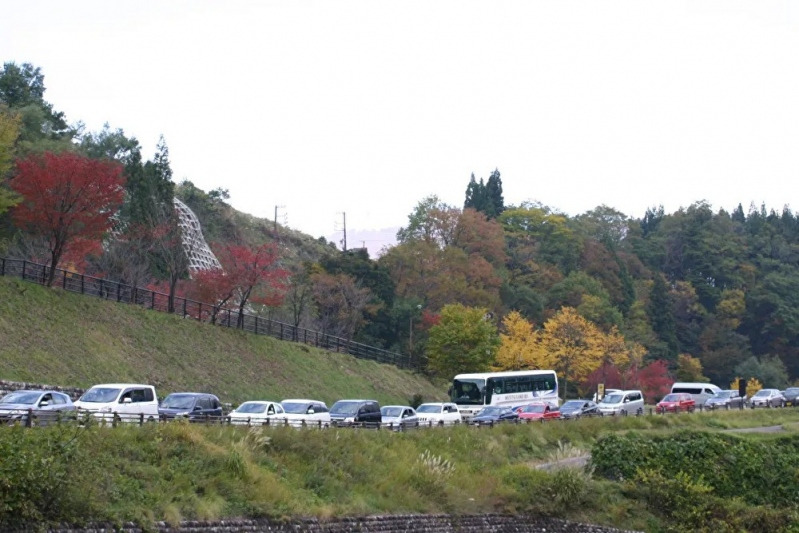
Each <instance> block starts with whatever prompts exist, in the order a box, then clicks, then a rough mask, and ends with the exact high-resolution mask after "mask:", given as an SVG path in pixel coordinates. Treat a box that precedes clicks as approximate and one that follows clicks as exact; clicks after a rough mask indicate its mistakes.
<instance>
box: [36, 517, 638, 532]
mask: <svg viewBox="0 0 799 533" xmlns="http://www.w3.org/2000/svg"><path fill="white" fill-rule="evenodd" d="M48 531H50V532H52V533H105V532H111V531H118V532H125V533H140V532H142V531H143V530H142V529H141V528H139V527H137V526H135V525H133V524H127V525H124V526H122V527H121V528H120V527H119V526H117V527H112V526H107V527H104V526H99V525H98V526H94V527H89V528H85V529H71V528H57V529H49V530H48ZM147 531H158V532H161V533H240V532H262V531H268V532H274V533H284V532H285V533H288V532H292V533H297V532H309V533H350V532H360V533H398V532H409V533H410V532H414V533H416V532H418V533H450V532H452V533H456V532H457V533H485V532H488V533H544V532H546V533H624V532H622V530H620V529H615V528H610V527H600V526H592V525H588V524H579V523H574V522H566V521H564V520H558V519H555V518H544V517H534V516H524V515H501V514H485V515H465V516H454V515H392V516H366V517H356V518H339V519H331V520H317V519H300V520H292V521H270V520H266V519H261V520H224V521H218V522H199V521H190V522H189V521H187V522H182V523H181V524H180V525H179V526H174V527H173V526H169V525H168V524H166V523H163V522H159V523H156V524H154V525H153V526H152V527H148V528H147Z"/></svg>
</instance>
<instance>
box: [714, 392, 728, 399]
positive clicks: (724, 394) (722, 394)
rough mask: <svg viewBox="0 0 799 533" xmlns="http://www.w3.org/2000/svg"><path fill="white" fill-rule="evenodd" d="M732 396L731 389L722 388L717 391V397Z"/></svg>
mask: <svg viewBox="0 0 799 533" xmlns="http://www.w3.org/2000/svg"><path fill="white" fill-rule="evenodd" d="M730 397H732V391H731V390H722V391H719V392H717V393H716V396H715V398H730Z"/></svg>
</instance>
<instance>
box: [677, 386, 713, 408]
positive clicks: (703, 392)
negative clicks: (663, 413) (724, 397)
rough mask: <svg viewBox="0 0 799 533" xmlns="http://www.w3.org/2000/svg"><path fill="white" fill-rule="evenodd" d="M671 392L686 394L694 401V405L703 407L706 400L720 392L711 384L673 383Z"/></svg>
mask: <svg viewBox="0 0 799 533" xmlns="http://www.w3.org/2000/svg"><path fill="white" fill-rule="evenodd" d="M671 392H672V393H677V392H687V393H688V394H690V395H691V397H692V398H693V399H694V401H695V402H696V405H702V406H704V405H705V402H706V401H707V400H708V398H712V397H713V396H715V395H716V394H718V393H719V392H721V388H720V387H717V386H715V385H713V384H712V383H674V384H673V385H672V386H671Z"/></svg>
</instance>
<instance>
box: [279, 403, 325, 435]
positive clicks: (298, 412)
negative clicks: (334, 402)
mask: <svg viewBox="0 0 799 533" xmlns="http://www.w3.org/2000/svg"><path fill="white" fill-rule="evenodd" d="M280 405H282V406H283V410H284V411H285V413H286V420H288V422H289V424H290V425H292V426H312V427H313V426H316V427H325V428H326V427H329V426H330V410H329V409H328V408H327V404H326V403H325V402H321V401H319V400H302V399H299V400H283V401H282V402H280Z"/></svg>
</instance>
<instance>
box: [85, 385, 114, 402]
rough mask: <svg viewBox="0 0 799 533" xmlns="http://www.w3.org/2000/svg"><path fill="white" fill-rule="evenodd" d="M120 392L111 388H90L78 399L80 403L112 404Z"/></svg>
mask: <svg viewBox="0 0 799 533" xmlns="http://www.w3.org/2000/svg"><path fill="white" fill-rule="evenodd" d="M120 390H121V389H115V388H111V387H97V388H91V389H89V390H88V391H87V392H86V393H85V394H84V395H83V396H81V397H80V401H82V402H90V403H108V402H113V401H114V400H116V399H117V396H119V392H120Z"/></svg>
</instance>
